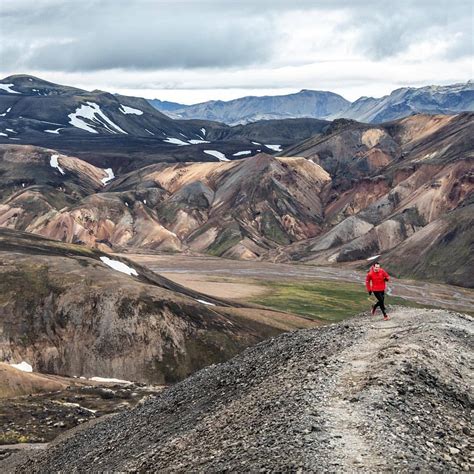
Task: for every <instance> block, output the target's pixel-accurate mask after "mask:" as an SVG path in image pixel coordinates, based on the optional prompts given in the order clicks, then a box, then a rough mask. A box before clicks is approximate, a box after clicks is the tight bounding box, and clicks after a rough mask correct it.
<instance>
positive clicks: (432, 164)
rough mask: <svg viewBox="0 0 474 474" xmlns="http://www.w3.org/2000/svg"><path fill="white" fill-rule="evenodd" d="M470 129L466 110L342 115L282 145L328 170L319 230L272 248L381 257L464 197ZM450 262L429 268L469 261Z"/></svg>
mask: <svg viewBox="0 0 474 474" xmlns="http://www.w3.org/2000/svg"><path fill="white" fill-rule="evenodd" d="M473 134H474V120H473V114H468V113H465V114H459V115H457V116H413V117H410V118H406V119H403V120H400V121H396V122H390V123H387V124H382V125H378V126H369V125H361V124H358V123H354V122H346V121H342V122H340V124H339V126H335V127H334V130H333V131H332V130H331V129H328V132H327V133H326V134H323V135H322V136H319V137H316V138H314V139H310V140H307V141H306V142H303V143H302V144H301V145H298V146H297V147H295V148H293V149H289V150H287V151H288V152H289V153H294V154H297V155H298V156H300V155H302V156H306V157H307V158H308V159H310V160H312V161H315V162H317V163H319V164H320V165H321V166H322V167H323V168H325V169H326V170H327V171H328V172H329V173H330V174H331V177H332V187H331V189H330V190H329V191H328V192H327V193H326V197H325V199H324V198H323V202H324V209H325V214H324V222H325V228H323V229H322V232H320V234H319V235H318V236H316V237H314V238H312V239H310V240H307V241H302V242H298V243H295V244H293V245H291V246H290V247H287V248H286V249H285V251H279V252H278V254H277V255H276V253H275V252H273V255H276V258H279V259H285V258H289V259H295V260H301V261H307V262H312V263H318V264H327V263H331V262H346V261H353V260H365V259H367V258H370V257H372V256H376V255H379V256H380V255H382V257H381V258H382V259H383V258H384V256H385V254H386V253H387V252H389V251H391V250H392V249H396V248H397V246H398V245H400V244H402V242H404V241H405V240H406V239H410V238H411V236H413V242H416V240H417V237H416V236H417V233H418V232H420V231H421V230H422V229H423V228H424V227H425V226H428V224H430V223H431V222H433V221H435V220H437V219H444V217H443V216H445V215H447V214H448V213H450V212H451V211H453V210H455V209H457V208H461V207H462V206H463V205H465V204H467V203H468V202H470V199H472V195H473V191H474V181H473V179H472V169H473V159H474V155H473V151H472V150H473V146H472V137H473V136H474V135H473ZM440 222H441V221H440ZM446 222H447V221H446ZM442 227H444V226H442ZM463 228H465V227H463ZM430 229H431V230H432V231H433V232H434V233H433V234H432V235H431V237H427V239H428V240H429V239H430V238H432V239H434V241H436V237H435V236H436V235H437V234H436V232H435V229H437V226H436V225H433V226H431V227H428V228H427V231H426V232H429V231H430ZM466 233H468V231H462V232H461V234H463V235H464V234H466ZM425 235H426V234H425ZM461 238H463V239H466V238H467V239H469V237H468V236H467V235H464V236H463V237H461ZM467 245H468V244H467ZM468 246H469V245H468ZM433 251H435V252H436V249H433ZM395 252H396V251H395ZM424 255H425V254H424V253H422V256H424ZM423 258H424V257H423ZM403 261H405V259H403V258H401V262H403ZM455 261H456V260H455V259H453V261H452V262H451V263H449V262H446V264H447V266H446V268H445V269H444V270H443V271H434V270H433V272H434V273H433V274H437V275H438V277H441V275H444V277H446V276H447V275H448V274H450V273H452V272H453V271H458V272H460V273H461V274H462V273H463V272H464V271H467V269H468V268H469V265H467V262H464V263H461V269H459V268H456V263H455ZM419 265H420V268H423V265H424V263H422V262H419ZM396 266H397V268H399V269H400V272H401V274H405V275H407V274H408V273H407V272H409V271H410V270H408V268H411V266H410V265H407V272H405V273H403V271H402V270H401V268H402V267H403V264H402V263H401V264H400V265H396ZM427 268H428V267H427ZM418 275H420V273H418ZM427 277H428V278H429V275H427ZM461 280H462V278H457V279H456V281H461ZM450 281H453V280H450Z"/></svg>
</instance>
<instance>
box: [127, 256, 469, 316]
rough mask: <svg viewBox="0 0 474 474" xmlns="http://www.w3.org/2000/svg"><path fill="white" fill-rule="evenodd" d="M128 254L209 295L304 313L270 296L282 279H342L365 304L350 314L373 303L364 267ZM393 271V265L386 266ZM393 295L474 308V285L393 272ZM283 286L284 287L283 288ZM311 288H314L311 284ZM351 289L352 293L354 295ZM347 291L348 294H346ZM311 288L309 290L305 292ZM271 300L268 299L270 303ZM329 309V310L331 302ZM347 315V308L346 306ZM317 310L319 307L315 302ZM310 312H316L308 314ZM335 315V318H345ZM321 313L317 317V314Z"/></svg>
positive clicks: (347, 289)
mask: <svg viewBox="0 0 474 474" xmlns="http://www.w3.org/2000/svg"><path fill="white" fill-rule="evenodd" d="M126 257H127V258H130V259H131V260H135V261H136V262H138V263H140V264H142V265H145V266H148V267H149V268H150V269H151V270H153V271H155V272H157V273H159V274H161V275H163V276H166V277H167V278H169V279H171V280H174V281H175V282H177V283H180V284H182V285H184V286H188V287H189V288H192V289H193V290H196V291H200V292H202V293H206V294H208V295H210V296H214V297H220V298H226V299H238V300H242V301H247V302H248V301H250V302H257V303H261V304H265V302H267V304H266V305H268V306H270V307H272V306H273V307H275V308H276V309H279V310H285V311H289V312H296V313H297V314H303V315H304V314H305V313H304V311H301V312H299V311H295V308H293V311H292V309H291V308H286V309H284V308H283V307H282V306H281V305H283V306H284V301H280V305H276V306H274V305H272V302H271V301H269V299H268V297H271V296H274V295H279V294H281V290H282V285H288V284H293V285H294V284H296V283H301V284H308V283H312V284H313V285H314V289H315V290H317V289H318V287H319V285H320V284H323V283H326V284H328V283H331V282H335V281H336V282H340V283H341V284H352V286H344V287H343V288H341V293H342V295H340V296H341V298H340V301H341V302H342V303H344V302H350V300H349V299H348V298H353V296H354V295H355V301H356V302H357V303H359V305H362V302H363V301H365V302H364V303H363V305H364V306H359V307H355V308H354V309H353V311H351V312H350V311H349V314H355V313H357V312H358V311H362V310H363V309H364V308H365V306H369V305H370V303H369V302H368V301H366V300H367V294H366V292H365V286H364V281H365V273H364V272H362V271H359V270H356V269H354V268H351V267H350V266H348V267H342V266H339V267H329V266H325V267H322V266H313V265H302V264H285V263H270V262H260V261H258V262H256V261H243V260H227V259H222V258H216V257H209V256H205V257H201V256H188V255H168V254H159V255H146V254H127V255H126ZM387 270H388V272H389V273H390V268H387ZM389 288H390V291H391V296H387V300H388V302H389V303H390V298H391V297H392V300H393V301H392V303H395V304H404V302H403V300H404V301H405V302H406V303H407V304H409V305H410V304H414V305H421V306H430V307H439V308H446V309H453V310H457V311H464V312H470V311H472V308H474V290H471V289H468V288H461V287H457V286H452V285H443V284H438V283H429V282H422V281H414V280H406V279H397V278H392V281H391V283H390V285H389ZM283 289H284V288H283ZM298 289H299V288H292V293H293V294H294V292H295V291H296V290H298ZM309 290H311V288H309ZM351 292H355V293H353V295H351V294H350V293H351ZM344 294H346V296H345V295H344ZM307 295H308V293H306V296H307ZM268 303H269V304H268ZM322 309H324V313H325V314H327V310H328V308H327V307H324V308H322ZM342 310H343V313H344V314H346V315H347V313H348V311H347V309H346V308H344V307H343V308H342ZM316 311H317V307H316ZM307 315H308V316H310V317H311V313H308V314H307ZM337 316H338V315H336V316H335V317H334V319H336V320H337V319H341V318H339V317H337ZM316 319H318V318H317V317H316Z"/></svg>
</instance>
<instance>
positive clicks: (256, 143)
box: [252, 142, 261, 146]
mask: <svg viewBox="0 0 474 474" xmlns="http://www.w3.org/2000/svg"><path fill="white" fill-rule="evenodd" d="M252 143H253V144H254V145H259V146H260V145H261V143H258V142H252Z"/></svg>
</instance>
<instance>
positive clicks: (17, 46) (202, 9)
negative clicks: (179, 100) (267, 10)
mask: <svg viewBox="0 0 474 474" xmlns="http://www.w3.org/2000/svg"><path fill="white" fill-rule="evenodd" d="M213 5H214V2H203V3H201V4H198V3H197V2H149V1H139V2H109V1H105V2H97V1H88V2H84V3H82V2H81V3H79V2H74V3H73V2H65V3H64V2H63V3H57V2H54V1H49V2H47V3H46V4H44V5H42V4H41V2H40V7H35V6H34V5H32V6H31V10H30V9H28V10H25V9H24V8H21V9H20V10H19V11H15V10H14V9H13V7H11V9H10V10H8V11H4V12H2V19H1V22H2V25H5V28H2V36H4V38H2V41H1V46H0V48H1V50H0V51H1V55H2V62H3V63H4V64H5V63H6V64H8V66H10V67H11V65H13V67H15V68H18V69H21V68H25V67H26V68H28V67H29V68H36V69H43V70H62V71H80V70H85V71H89V70H91V71H92V70H104V69H112V68H131V69H165V68H196V67H225V66H239V65H247V64H253V63H255V62H257V61H264V60H266V59H267V58H268V57H269V56H270V55H271V53H272V49H271V48H272V45H273V42H272V41H271V38H272V36H274V35H275V32H273V31H272V29H271V26H270V24H269V23H268V22H267V21H265V19H264V18H263V17H262V16H261V15H247V14H245V13H246V11H247V12H248V10H245V9H244V10H243V11H240V10H239V9H236V8H235V6H234V7H231V8H230V9H229V10H228V11H222V8H220V9H219V8H217V9H213V8H211V7H212V6H213ZM22 7H24V5H23V6H22ZM54 39H57V40H58V41H51V40H54Z"/></svg>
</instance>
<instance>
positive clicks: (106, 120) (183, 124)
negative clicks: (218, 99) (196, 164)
mask: <svg viewBox="0 0 474 474" xmlns="http://www.w3.org/2000/svg"><path fill="white" fill-rule="evenodd" d="M328 124H329V122H326V121H322V120H318V119H295V120H271V121H264V122H258V123H252V124H249V125H245V126H241V125H239V126H234V127H231V126H228V125H226V124H223V123H217V122H211V121H208V120H173V119H171V118H169V117H168V116H166V115H164V114H162V113H161V112H159V111H158V110H156V109H155V108H154V107H152V106H151V105H150V104H149V103H148V102H147V101H146V100H145V99H142V98H138V97H128V96H121V95H114V94H110V93H107V92H103V91H97V90H96V91H92V92H89V91H85V90H81V89H77V88H74V87H68V86H63V85H59V84H53V83H51V82H48V81H44V80H42V79H39V78H37V77H34V76H28V75H14V76H9V77H7V78H5V79H3V80H2V81H0V143H11V144H13V143H17V144H28V145H38V146H41V147H46V148H53V149H56V150H58V151H61V152H62V153H66V154H71V155H74V156H78V157H80V158H83V159H85V160H87V161H89V162H90V163H92V164H95V165H98V166H102V167H104V168H113V170H114V171H116V172H121V171H123V170H131V169H137V168H139V167H140V166H144V165H146V164H150V163H157V162H184V161H219V160H222V161H227V160H233V159H237V158H239V157H242V156H252V155H255V154H256V153H259V152H262V151H264V152H267V153H275V152H277V151H279V150H281V149H282V148H284V147H286V146H289V145H293V144H295V143H297V142H299V141H301V140H303V139H305V138H309V137H311V136H312V135H314V134H315V133H317V132H319V131H321V130H322V129H323V128H324V127H325V126H327V125H328Z"/></svg>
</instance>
